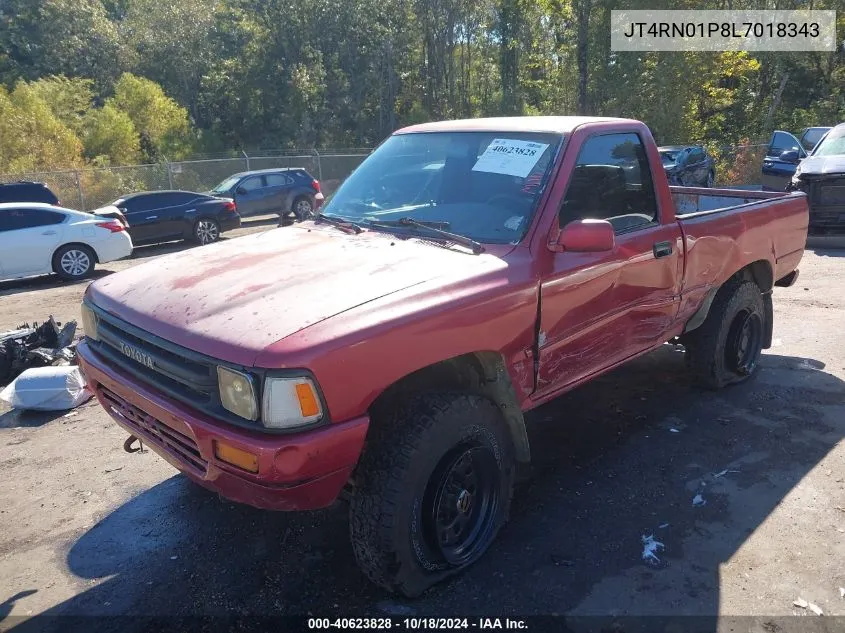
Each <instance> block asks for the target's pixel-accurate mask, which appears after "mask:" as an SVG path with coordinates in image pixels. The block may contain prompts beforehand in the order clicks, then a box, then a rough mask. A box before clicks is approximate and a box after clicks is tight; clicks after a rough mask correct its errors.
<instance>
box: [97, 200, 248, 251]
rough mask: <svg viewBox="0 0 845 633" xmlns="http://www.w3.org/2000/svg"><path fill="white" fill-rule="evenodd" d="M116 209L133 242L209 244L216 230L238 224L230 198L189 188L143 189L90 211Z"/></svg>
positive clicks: (237, 225) (222, 230)
mask: <svg viewBox="0 0 845 633" xmlns="http://www.w3.org/2000/svg"><path fill="white" fill-rule="evenodd" d="M115 211H117V212H119V213H120V214H121V215H123V216H124V218H125V221H126V223H127V224H128V227H127V228H128V230H129V234H130V235H131V236H132V241H133V242H134V243H135V244H150V243H153V242H166V241H168V240H174V239H186V240H193V241H195V242H197V243H198V244H210V243H211V242H216V241H217V240H218V239H220V234H221V233H223V232H225V231H230V230H232V229H236V228H238V227H239V226H240V225H241V217H240V215H239V214H238V209H237V205H236V204H235V202H234V201H233V200H231V199H230V198H221V197H218V196H210V195H207V194H204V193H195V192H193V191H147V192H142V193H133V194H130V195H128V196H123V197H122V198H118V199H117V200H115V201H114V202H112V203H111V204H110V205H107V206H105V207H103V208H101V209H96V210H95V211H94V213H105V214H108V213H114V212H115Z"/></svg>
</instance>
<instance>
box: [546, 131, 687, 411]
mask: <svg viewBox="0 0 845 633" xmlns="http://www.w3.org/2000/svg"><path fill="white" fill-rule="evenodd" d="M586 218H591V219H600V220H608V221H609V222H610V223H611V224H612V225H613V227H614V230H615V233H616V246H615V248H614V249H613V251H608V252H603V253H566V252H563V253H557V254H556V255H555V260H554V264H553V270H552V271H551V273H550V274H549V275H547V276H546V277H545V278H544V279H542V281H541V288H540V293H541V302H540V305H541V315H540V340H539V360H540V362H539V371H538V377H537V394H538V395H539V396H542V395H544V394H548V393H551V392H554V391H557V390H559V389H561V388H563V387H565V386H567V385H569V384H571V383H573V382H576V381H578V380H580V379H582V378H585V377H587V376H589V375H591V374H594V373H596V372H598V371H601V370H602V369H605V368H607V367H609V366H611V365H614V364H616V363H618V362H620V361H622V360H624V359H625V358H627V357H629V356H632V355H634V354H636V353H638V352H641V351H642V350H644V349H647V348H649V347H652V346H654V345H656V344H657V343H659V342H660V341H661V340H662V337H663V336H664V335H665V334H666V332H667V330H668V328H669V327H670V325H671V324H672V322H673V318H674V315H675V313H676V311H677V307H678V285H679V281H680V270H679V269H680V266H679V258H680V256H681V253H680V251H679V249H680V248H681V243H680V238H681V233H680V227H679V226H678V225H677V223H675V222H671V223H668V222H667V223H665V224H663V223H661V218H660V214H659V211H658V208H657V201H656V196H655V192H654V184H653V182H652V178H651V170H650V168H649V164H648V159H647V157H646V154H645V149H644V145H643V143H642V140H641V139H640V137H639V135H637V134H636V133H633V132H631V133H612V134H601V135H595V136H592V137H590V138H588V139H587V140H586V141H585V143H584V145H583V146H582V147H581V150H580V152H579V154H578V159H577V161H576V165H575V168H574V171H573V174H572V177H571V179H570V183H569V186H568V189H567V192H566V194H565V196H564V200H563V204H562V205H561V209H560V213H559V224H560V226H564V225H565V224H568V223H569V222H572V221H575V220H581V219H586Z"/></svg>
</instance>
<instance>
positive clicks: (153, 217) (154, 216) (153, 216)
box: [147, 215, 158, 220]
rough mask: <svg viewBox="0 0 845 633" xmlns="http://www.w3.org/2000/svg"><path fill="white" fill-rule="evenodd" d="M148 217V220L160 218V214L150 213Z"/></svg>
mask: <svg viewBox="0 0 845 633" xmlns="http://www.w3.org/2000/svg"><path fill="white" fill-rule="evenodd" d="M147 219H148V220H158V216H157V215H148V216H147Z"/></svg>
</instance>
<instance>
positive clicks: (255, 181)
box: [238, 176, 264, 191]
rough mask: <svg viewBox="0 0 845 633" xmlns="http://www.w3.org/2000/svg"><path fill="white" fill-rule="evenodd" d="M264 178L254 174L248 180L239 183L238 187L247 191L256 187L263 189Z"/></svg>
mask: <svg viewBox="0 0 845 633" xmlns="http://www.w3.org/2000/svg"><path fill="white" fill-rule="evenodd" d="M262 181H263V178H262V177H261V176H252V177H251V178H247V179H246V180H244V181H242V182H241V184H239V185H238V189H245V190H246V191H255V190H256V189H261V187H263V186H264V183H263V182H262Z"/></svg>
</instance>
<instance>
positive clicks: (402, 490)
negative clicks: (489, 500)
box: [350, 393, 516, 597]
mask: <svg viewBox="0 0 845 633" xmlns="http://www.w3.org/2000/svg"><path fill="white" fill-rule="evenodd" d="M475 444H478V445H479V450H482V451H487V453H486V454H487V455H494V456H495V464H496V467H497V468H498V475H499V476H498V480H495V481H497V483H495V484H494V485H493V486H492V488H493V489H494V490H497V491H498V504H497V505H496V506H495V511H494V512H493V513H491V518H490V523H489V528H488V529H486V530H484V531H483V533H484V534H485V535H486V540H485V542H483V544H480V545H479V546H478V547H479V548H480V549H479V551H477V553H475V554H474V555H473V556H472V558H471V559H470V560H466V561H465V562H463V563H462V564H459V565H453V564H450V563H449V562H447V561H446V560H445V559H444V558H443V556H442V554H441V551H442V550H440V549H438V547H437V545H436V544H435V545H434V546H432V545H431V543H432V540H431V539H432V535H431V533H430V532H427V531H426V529H425V525H426V519H425V518H424V517H423V516H422V513H423V511H424V510H423V508H424V507H425V506H427V505H428V502H427V501H426V499H427V498H430V495H431V492H430V491H431V490H432V489H431V485H432V482H433V481H434V480H435V479H437V476H436V475H435V473H437V472H440V473H442V470H441V469H442V466H441V465H442V464H443V462H444V460H447V459H448V457H447V456H448V455H451V454H453V452H454V451H455V450H456V447H465V446H468V445H469V446H472V445H475ZM457 450H463V448H460V449H457ZM490 462H491V463H493V460H492V459H491V460H490ZM515 470H516V467H515V459H514V449H513V445H512V441H511V438H510V434H509V432H508V429H507V426H506V423H505V421H504V419H503V416H502V415H501V413H500V411H499V409H498V408H497V407H496V405H495V404H494V403H493V402H491V401H490V400H487V399H486V398H483V397H480V396H475V395H466V394H458V393H447V394H427V395H424V396H418V397H416V398H414V399H412V400H410V401H409V402H408V403H407V404H405V405H404V406H401V407H400V408H398V409H397V410H395V411H392V412H391V413H390V414H386V415H385V419H378V420H374V421H373V422H372V424H371V426H370V432H369V435H368V439H367V445H366V448H365V450H364V454H363V456H362V458H361V462H360V463H359V466H358V468H357V470H356V473H355V489H354V492H353V494H352V499H351V503H350V536H351V539H352V547H353V550H354V552H355V558H356V560H357V562H358V565H359V566H360V568H361V569H362V570H363V571H364V573H365V574H366V575H367V577H368V578H369V579H370V580H371V581H373V582H374V583H376V584H377V585H379V586H381V587H384V588H385V589H387V590H389V591H395V592H399V593H401V594H403V595H405V596H407V597H415V596H418V595H420V594H421V593H422V592H423V591H425V590H426V589H428V588H429V587H430V586H432V585H433V584H435V583H437V582H439V581H441V580H443V579H444V578H446V577H448V576H450V575H452V574H455V573H457V572H459V571H460V570H462V569H465V568H466V567H468V566H469V565H471V564H472V563H473V562H475V561H476V560H478V558H480V557H481V555H482V554H483V553H484V551H486V549H487V548H488V547H489V545H490V543H492V541H493V540H494V538H495V536H496V534H497V533H498V531H499V529H500V528H501V526H502V525H503V524H504V523H505V522H506V521H507V517H508V512H509V510H510V501H511V496H512V494H513V485H514V475H515ZM441 481H442V479H441ZM427 491H428V494H427ZM473 551H474V550H473Z"/></svg>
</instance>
